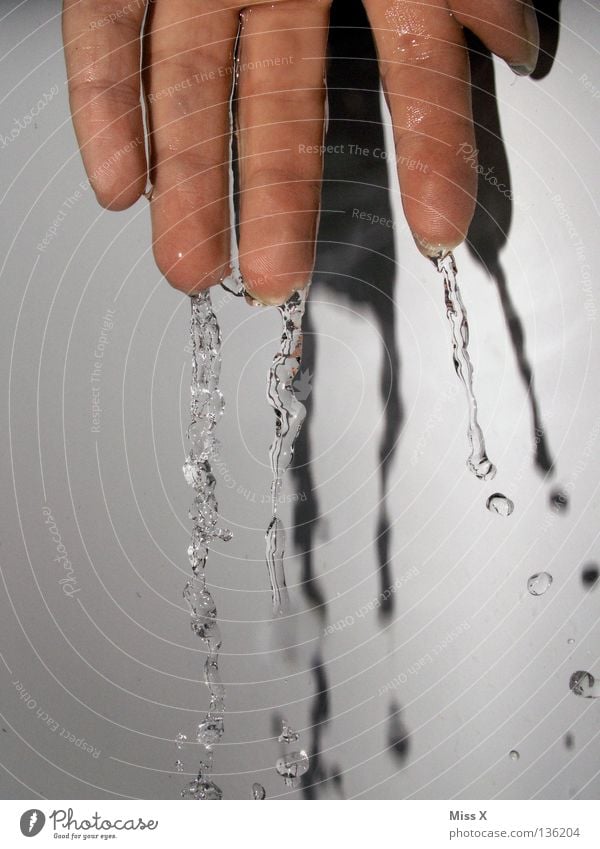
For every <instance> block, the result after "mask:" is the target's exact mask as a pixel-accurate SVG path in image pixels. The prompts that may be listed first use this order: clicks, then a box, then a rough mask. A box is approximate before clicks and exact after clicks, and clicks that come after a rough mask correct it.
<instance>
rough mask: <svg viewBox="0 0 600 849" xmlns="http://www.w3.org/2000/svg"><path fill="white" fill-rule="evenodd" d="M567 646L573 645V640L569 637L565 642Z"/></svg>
mask: <svg viewBox="0 0 600 849" xmlns="http://www.w3.org/2000/svg"><path fill="white" fill-rule="evenodd" d="M567 645H569V646H573V645H575V640H574V639H573V637H569V639H568V640H567Z"/></svg>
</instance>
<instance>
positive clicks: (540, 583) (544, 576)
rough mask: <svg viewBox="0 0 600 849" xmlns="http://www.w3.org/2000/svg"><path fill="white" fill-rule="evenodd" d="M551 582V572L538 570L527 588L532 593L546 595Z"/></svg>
mask: <svg viewBox="0 0 600 849" xmlns="http://www.w3.org/2000/svg"><path fill="white" fill-rule="evenodd" d="M551 583H552V575H550V573H549V572H538V573H536V574H535V575H532V576H531V578H529V580H528V581H527V589H528V590H529V592H530V593H531V595H544V593H545V592H546V591H547V590H548V589H549V588H550V585H551Z"/></svg>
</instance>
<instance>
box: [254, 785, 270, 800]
mask: <svg viewBox="0 0 600 849" xmlns="http://www.w3.org/2000/svg"><path fill="white" fill-rule="evenodd" d="M252 798H253V799H266V798H267V793H266V790H265V788H264V787H263V786H262V784H259V783H258V782H255V783H254V784H253V785H252Z"/></svg>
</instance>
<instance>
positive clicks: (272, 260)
mask: <svg viewBox="0 0 600 849" xmlns="http://www.w3.org/2000/svg"><path fill="white" fill-rule="evenodd" d="M290 253H292V254H293V255H294V259H295V261H296V263H297V262H298V259H299V258H301V257H300V256H299V255H298V252H297V251H294V250H293V249H292V250H291V251H290V246H284V245H282V246H277V247H275V248H270V249H267V250H258V251H254V252H253V253H252V254H251V255H249V256H248V255H246V256H244V257H242V258H241V259H240V271H241V274H242V279H243V281H244V286H245V288H246V291H247V292H248V293H249V294H250V295H251V296H252V297H253V298H254V299H255V300H256V301H258V302H259V303H261V304H264V305H265V306H280V305H281V304H284V303H285V302H286V301H287V300H288V299H289V298H290V296H291V295H292V293H293V292H295V291H297V290H298V289H305V288H306V286H307V285H308V284H309V283H310V278H311V274H312V262H308V261H306V262H304V263H300V264H299V265H297V264H293V265H290V262H289V259H290V258H291V257H290V256H289V254H290Z"/></svg>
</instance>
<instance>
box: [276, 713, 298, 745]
mask: <svg viewBox="0 0 600 849" xmlns="http://www.w3.org/2000/svg"><path fill="white" fill-rule="evenodd" d="M299 739H300V735H299V734H298V732H297V731H294V729H293V728H292V727H291V726H289V725H288V724H287V722H286V721H285V719H283V720H282V722H281V734H280V735H279V737H278V738H277V740H278V741H279V742H280V743H285V744H286V745H289V744H290V743H296V742H297V741H298V740H299Z"/></svg>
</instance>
